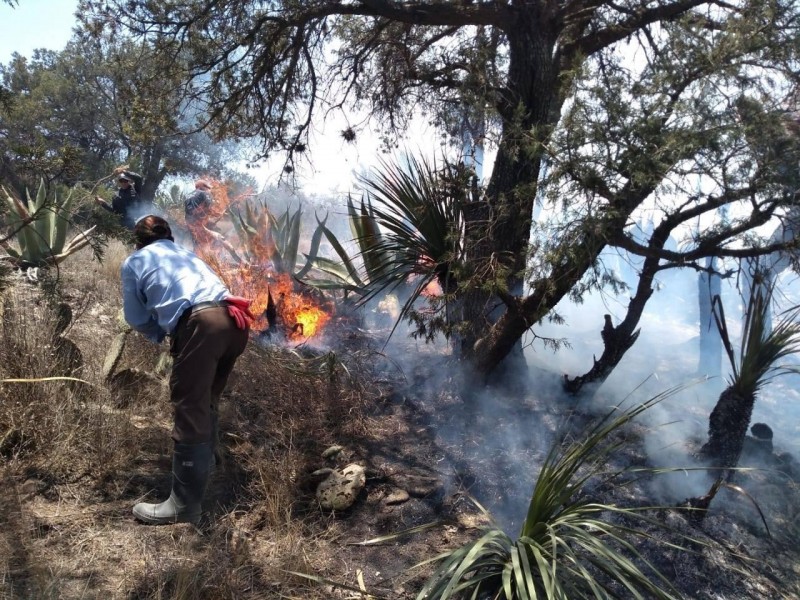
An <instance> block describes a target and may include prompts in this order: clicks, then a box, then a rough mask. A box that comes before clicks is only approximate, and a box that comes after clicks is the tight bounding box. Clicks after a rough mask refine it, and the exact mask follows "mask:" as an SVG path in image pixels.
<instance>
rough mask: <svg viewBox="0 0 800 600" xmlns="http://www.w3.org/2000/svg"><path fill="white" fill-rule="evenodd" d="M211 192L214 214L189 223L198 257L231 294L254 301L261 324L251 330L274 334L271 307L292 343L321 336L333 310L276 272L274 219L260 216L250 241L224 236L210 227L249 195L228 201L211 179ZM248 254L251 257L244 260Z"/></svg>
mask: <svg viewBox="0 0 800 600" xmlns="http://www.w3.org/2000/svg"><path fill="white" fill-rule="evenodd" d="M211 194H212V197H213V199H214V202H213V204H212V207H211V210H209V211H208V212H207V214H206V215H202V216H201V218H199V219H196V220H194V221H192V222H190V221H188V220H187V223H186V224H187V227H188V228H189V230H190V233H191V234H192V238H193V239H194V243H195V252H196V253H197V254H198V256H200V257H201V258H202V259H203V260H204V261H205V262H206V263H208V264H209V265H210V266H211V268H212V269H213V270H214V271H215V272H216V273H217V274H218V275H219V276H220V278H221V279H222V281H223V282H224V283H225V285H226V286H227V288H228V289H229V290H230V291H231V293H233V294H234V295H236V296H242V297H245V298H248V299H250V300H252V304H251V306H250V311H251V312H252V313H253V314H254V315H256V320H255V321H254V322H253V323H252V324H251V329H252V330H253V331H257V332H263V331H267V330H269V328H270V324H269V319H268V317H267V312H268V309H270V308H272V309H273V310H274V311H275V316H276V321H277V326H278V327H282V328H283V333H284V334H285V336H286V338H287V339H288V340H290V341H296V342H302V341H305V340H307V339H309V338H311V337H313V336H316V335H319V334H320V333H321V332H322V330H323V329H324V327H325V325H326V324H327V323H328V321H329V320H330V318H331V313H332V306H323V305H322V304H321V303H319V302H317V301H316V300H314V299H312V298H310V297H308V296H307V295H305V294H302V293H299V292H298V291H297V290H296V284H295V282H294V280H293V279H292V278H291V277H290V276H289V275H288V274H285V273H283V274H281V273H276V272H275V271H274V269H273V265H272V256H273V253H274V252H275V243H274V241H273V240H272V237H271V236H270V235H268V232H269V220H268V219H267V218H266V213H265V212H261V213H260V214H259V216H258V219H257V222H256V224H255V225H256V228H257V230H258V232H259V235H258V236H254V237H253V238H252V239H250V240H249V243H246V242H245V240H240V239H239V238H238V236H237V235H236V233H235V231H234V230H232V231H230V232H229V233H227V234H226V235H225V236H223V235H222V234H221V233H219V232H217V231H214V230H212V229H209V226H214V225H215V224H216V223H217V222H218V221H221V220H222V218H223V216H224V212H225V210H226V209H227V208H228V207H229V206H231V205H233V204H236V203H238V202H240V201H242V200H243V199H244V198H245V196H241V197H238V198H234V199H233V200H231V199H229V196H228V191H227V189H226V187H225V186H224V185H223V184H220V182H217V181H212V190H211ZM247 195H249V194H247ZM221 248H224V249H225V250H226V251H227V254H229V255H230V257H231V258H232V259H233V260H232V261H231V260H227V257H225V256H224V255H223V256H221V255H222V254H223V253H222V252H221ZM237 249H238V252H237ZM245 253H246V257H244V258H243V257H242V256H240V254H245ZM270 298H271V300H272V305H270Z"/></svg>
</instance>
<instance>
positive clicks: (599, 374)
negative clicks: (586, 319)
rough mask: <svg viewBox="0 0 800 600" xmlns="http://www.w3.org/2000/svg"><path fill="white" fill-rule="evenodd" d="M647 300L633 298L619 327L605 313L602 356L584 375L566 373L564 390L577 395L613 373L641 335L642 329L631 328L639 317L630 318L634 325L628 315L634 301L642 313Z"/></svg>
mask: <svg viewBox="0 0 800 600" xmlns="http://www.w3.org/2000/svg"><path fill="white" fill-rule="evenodd" d="M651 291H652V290H651ZM646 301H647V300H646V299H642V300H638V301H637V298H634V299H633V300H631V303H630V305H628V316H627V317H626V318H625V320H624V321H623V322H622V323H620V325H619V326H618V327H614V325H613V323H612V322H611V315H605V325H604V326H603V330H602V331H601V332H600V335H601V337H602V338H603V347H604V349H603V354H602V356H600V360H597V359H596V358H595V359H594V364H593V365H592V368H591V369H590V370H589V371H588V372H586V373H584V374H583V375H580V376H579V377H573V378H572V379H570V378H569V377H568V376H567V375H564V390H565V391H566V392H567V393H569V394H573V395H576V394H578V393H579V392H580V391H581V390H582V389H583V386H584V385H586V384H587V383H593V384H595V386H594V387H598V386H599V385H600V384H602V383H603V382H604V381H605V380H606V378H607V377H608V376H609V375H611V372H612V371H613V370H614V368H615V367H616V366H617V365H618V364H619V362H620V361H621V360H622V357H623V356H625V353H626V352H627V351H628V350H629V349H630V347H631V346H633V344H634V343H635V342H636V339H637V338H638V337H639V332H640V331H641V330H640V329H637V330H636V331H632V330H631V327H632V326H635V324H636V323H638V321H639V317H638V316H637V317H636V318H635V319H631V320H630V321H635V322H634V324H633V325H631V322H629V319H628V317H630V316H631V314H632V309H633V305H634V303H636V304H639V305H640V306H639V307H637V310H635V311H633V312H638V313H639V315H641V312H642V309H643V308H644V304H645V302H646Z"/></svg>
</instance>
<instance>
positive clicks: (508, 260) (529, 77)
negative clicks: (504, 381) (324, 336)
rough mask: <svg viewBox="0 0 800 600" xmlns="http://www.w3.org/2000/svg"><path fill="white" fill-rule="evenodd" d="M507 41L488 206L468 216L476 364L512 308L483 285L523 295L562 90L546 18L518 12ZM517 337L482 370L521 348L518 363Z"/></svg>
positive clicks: (469, 314)
mask: <svg viewBox="0 0 800 600" xmlns="http://www.w3.org/2000/svg"><path fill="white" fill-rule="evenodd" d="M508 35H509V74H508V81H509V86H508V88H506V90H504V95H503V98H502V100H501V103H500V106H499V112H500V115H501V117H502V119H503V125H502V134H501V138H500V143H499V146H498V151H497V157H496V159H495V163H494V168H493V170H492V176H491V179H490V180H489V184H488V185H487V190H486V203H485V204H484V203H474V205H473V206H468V207H467V209H466V211H465V226H466V240H467V252H468V260H469V262H470V265H472V266H474V268H475V270H476V271H478V272H480V273H481V277H482V278H483V279H484V280H483V281H478V282H477V284H478V285H477V286H474V287H472V288H471V289H470V290H468V291H467V292H466V293H465V297H464V299H463V305H462V306H463V309H462V310H463V312H462V319H463V323H464V325H465V331H464V334H463V335H462V336H461V338H460V352H461V354H462V356H464V357H465V358H468V359H471V360H473V362H477V363H483V362H485V361H484V358H485V357H482V356H479V354H481V353H483V352H484V351H485V350H483V349H478V348H477V347H476V343H477V342H478V340H480V339H482V338H485V337H486V335H487V334H488V333H489V331H490V330H491V329H492V327H493V325H494V324H495V323H496V322H497V321H498V320H499V319H502V318H503V317H505V316H506V314H507V310H508V309H507V307H505V306H504V305H503V302H502V301H501V300H500V299H499V298H498V296H497V295H495V294H493V293H491V292H488V291H486V288H485V287H483V286H481V284H485V283H486V281H485V279H486V278H491V277H492V276H499V277H503V278H504V279H505V285H506V287H507V289H508V290H509V292H510V295H516V294H519V295H521V294H522V290H523V281H524V273H525V270H526V268H527V259H528V248H529V242H530V231H531V219H532V214H533V206H534V201H535V198H536V186H537V180H538V177H539V170H540V168H541V164H542V160H541V156H542V150H541V146H540V142H542V141H543V140H544V139H545V137H546V134H545V131H547V130H549V129H550V127H551V126H552V125H553V123H552V122H551V120H553V118H554V114H555V115H556V117H555V118H556V119H557V113H558V111H554V110H552V109H553V103H554V99H555V90H556V89H557V87H558V86H557V85H556V83H557V82H556V78H555V75H556V70H557V69H556V65H555V64H554V60H553V51H554V43H555V36H554V35H552V32H551V29H550V27H549V22H548V20H547V17H545V16H544V15H541V14H538V11H536V10H526V11H520V20H519V22H518V23H516V26H515V27H514V28H513V30H512V31H510V32H509V34H508ZM531 49H533V51H531ZM504 311H506V312H505V313H504ZM527 328H528V327H527V326H526V327H524V328H523V332H524V331H525V330H527ZM520 339H521V335H520V336H516V337H515V338H514V339H513V340H511V343H510V346H509V347H508V348H504V349H503V350H502V351H501V354H502V356H500V355H499V354H498V355H497V356H499V358H498V359H496V360H495V359H492V360H491V361H490V362H491V363H492V367H491V369H488V370H484V369H481V371H482V372H483V373H484V374H488V372H489V371H490V370H492V369H493V368H494V367H496V366H497V364H499V362H500V360H502V359H503V358H505V357H506V356H507V355H508V354H509V353H510V352H512V349H513V347H514V346H515V345H516V346H519V348H518V352H517V353H515V355H517V356H518V357H521V356H522V350H521V345H520ZM518 364H519V363H518Z"/></svg>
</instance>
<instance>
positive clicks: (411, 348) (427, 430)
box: [0, 257, 800, 600]
mask: <svg viewBox="0 0 800 600" xmlns="http://www.w3.org/2000/svg"><path fill="white" fill-rule="evenodd" d="M118 261H119V257H117V264H118ZM108 263H111V264H108ZM113 263H114V260H113V257H111V258H109V259H108V260H107V263H106V264H104V265H98V264H97V263H96V262H94V261H92V260H90V259H89V258H88V257H83V258H79V259H76V261H75V263H74V264H73V265H68V266H69V267H70V269H69V270H67V269H65V270H64V273H63V275H62V277H63V280H62V282H61V283H60V286H61V291H60V298H61V300H62V301H63V302H66V303H67V304H69V305H70V306H71V307H72V311H73V319H72V322H71V324H70V326H69V328H68V329H67V330H66V332H65V333H64V334H63V335H64V336H66V337H68V338H69V339H70V340H71V341H72V342H74V344H75V345H76V346H77V347H78V348H79V350H80V353H81V355H82V365H81V366H80V368H79V369H77V370H76V371H74V373H73V374H74V375H75V376H78V377H80V378H81V379H83V380H85V381H88V382H90V384H91V385H92V386H93V387H92V389H93V390H95V391H93V392H92V393H91V394H88V395H87V394H85V393H84V392H82V391H81V390H82V389H84V388H81V387H80V386H76V387H74V388H70V391H69V392H68V393H67V392H64V394H65V398H67V397H68V400H69V401H70V402H72V401H74V402H75V403H76V404H75V407H76V408H75V413H74V415H73V416H72V417H65V416H63V415H62V416H61V417H59V419H60V420H59V419H56V418H52V419H51V418H50V417H47V418H48V419H49V420H48V421H47V422H48V424H49V425H48V427H53V436H52V437H53V438H54V439H55V438H56V437H58V439H59V440H60V441H59V443H60V444H61V446H59V447H58V448H56V449H51V450H49V451H48V452H50V453H49V454H46V453H45V450H44V449H45V448H49V446H47V444H46V441H47V440H46V439H45V438H46V435H45V436H44V437H43V439H42V441H40V442H38V445H36V446H35V447H34V446H33V445H29V446H25V447H24V449H22V450H18V451H17V450H13V448H12V450H8V448H11V446H7V448H6V451H4V453H3V456H2V460H3V461H4V462H3V465H2V475H3V477H4V479H5V481H4V484H3V486H2V490H1V491H0V495H2V496H3V498H2V499H1V500H0V507H2V508H0V597H2V598H8V599H15V600H16V599H23V598H24V599H27V598H30V599H38V598H59V599H62V598H63V599H73V598H74V599H79V598H80V599H95V598H96V599H101V598H102V599H107V598H112V599H116V598H120V599H122V598H125V599H139V598H142V599H144V598H148V599H149V598H164V599H166V598H187V599H188V598H210V599H211V598H214V599H216V598H268V599H271V598H275V599H278V598H296V599H314V598H360V599H364V600H366V599H367V598H396V599H404V598H413V597H414V596H415V594H416V592H417V590H418V589H419V587H420V585H421V582H422V581H423V579H424V577H425V576H426V574H428V573H430V569H431V566H430V565H426V566H421V567H419V566H417V567H416V568H415V565H418V564H419V563H421V562H423V561H425V560H427V559H430V558H432V557H434V556H436V555H437V554H439V553H441V552H443V551H445V550H447V549H450V548H454V547H456V546H457V545H459V544H462V543H465V542H466V541H468V540H470V539H474V538H475V537H477V535H478V534H479V533H480V528H481V527H482V526H484V525H486V524H487V522H488V520H487V518H486V516H485V515H484V514H483V513H482V511H481V510H480V509H479V508H478V507H477V505H476V502H475V500H477V501H478V502H480V503H481V504H482V505H484V506H485V507H486V508H487V509H488V510H489V511H490V512H491V514H492V515H494V518H496V519H497V521H498V522H499V523H500V524H501V525H502V526H503V527H504V528H506V530H507V531H509V533H515V532H516V531H517V530H518V528H519V526H520V520H521V518H523V517H524V514H525V510H526V508H527V501H528V499H529V498H530V491H531V489H532V486H533V483H534V481H535V475H536V472H537V469H538V466H539V465H540V464H541V462H542V460H543V458H544V456H545V455H546V454H547V452H548V451H549V449H550V447H551V445H552V443H553V441H554V440H555V439H556V437H557V435H560V434H563V431H564V424H565V423H571V424H575V423H581V422H586V421H588V420H589V419H591V418H592V415H591V414H589V413H587V412H584V411H581V410H577V409H576V406H575V404H574V402H573V401H572V400H570V399H569V398H567V397H565V396H562V395H561V393H560V390H559V386H558V381H559V377H560V375H559V374H556V373H548V372H546V371H537V372H535V373H531V374H529V375H530V376H529V377H527V378H526V379H525V380H524V381H525V385H522V386H513V387H509V388H507V389H492V390H486V391H481V392H480V393H470V394H469V395H468V396H467V395H465V394H464V393H463V389H462V387H461V386H460V385H459V383H460V377H461V376H460V375H459V373H458V370H457V367H456V366H455V365H453V364H451V363H450V362H448V359H447V356H446V355H444V354H443V353H442V352H441V351H440V350H437V349H436V348H433V347H428V346H425V345H424V344H421V343H419V344H417V343H415V342H412V341H407V342H402V343H401V344H399V346H398V347H396V348H394V349H393V350H392V352H395V354H393V355H390V354H389V353H388V352H389V351H388V350H387V349H385V348H383V347H382V346H381V345H380V343H379V342H378V340H377V338H376V336H375V335H374V334H373V333H370V332H369V331H364V330H363V329H357V328H354V327H349V328H348V327H347V326H343V327H342V328H340V329H339V330H338V331H336V332H335V333H336V336H335V337H331V338H329V340H328V345H327V347H326V348H325V349H312V348H304V347H299V348H297V347H295V348H293V347H287V346H284V345H275V344H273V343H268V342H266V341H263V340H258V339H253V340H252V342H251V344H250V345H249V347H248V350H247V351H246V353H245V355H244V356H243V357H242V359H241V360H240V362H239V363H238V365H237V369H236V373H235V375H234V377H233V378H232V381H231V383H230V386H229V389H228V390H227V391H226V394H225V397H224V402H223V406H222V408H221V410H222V415H221V426H222V437H221V442H222V463H221V464H220V465H218V466H217V468H216V470H215V472H214V475H213V477H212V481H211V484H210V487H209V492H208V494H207V498H206V502H205V505H204V508H205V511H206V512H205V515H204V519H203V522H202V523H201V525H200V526H199V527H195V526H192V525H185V524H183V525H174V526H164V527H147V526H144V525H141V524H138V523H137V522H136V521H134V519H133V517H132V515H131V512H130V509H131V507H132V505H133V504H134V503H135V502H137V501H139V500H140V499H142V498H148V499H150V500H152V499H163V498H165V497H166V495H167V494H168V493H169V485H170V480H169V468H170V454H169V452H170V440H169V430H170V414H169V406H168V400H167V398H168V394H167V390H166V387H165V380H164V378H163V376H162V375H159V374H158V369H157V362H158V355H159V352H160V351H163V350H165V347H162V348H156V347H154V346H152V345H150V344H148V343H147V342H145V341H143V340H142V339H140V338H138V337H137V336H135V335H132V336H130V337H129V339H128V341H127V342H126V346H125V350H124V353H123V355H122V359H121V361H120V364H119V365H118V367H117V369H116V371H117V372H119V371H124V370H126V369H128V370H131V369H135V371H128V375H129V376H130V377H133V379H132V381H134V382H135V383H136V386H137V391H136V392H135V393H132V392H131V391H130V390H131V388H130V386H129V383H130V381H127V380H124V378H120V379H119V380H117V381H116V382H115V383H114V382H111V381H108V380H106V379H104V378H103V375H102V369H103V362H104V360H105V359H106V357H107V352H108V350H109V348H110V347H111V346H112V344H113V342H114V339H115V338H116V337H117V336H118V335H119V332H120V329H119V324H118V312H119V308H120V300H119V293H118V289H117V288H116V282H115V279H114V277H115V271H114V264H113ZM16 287H17V288H18V289H17V291H16V292H14V293H15V294H17V295H16V296H15V297H14V298H15V299H14V302H17V303H19V301H20V298H22V299H26V301H29V302H33V304H30V303H29V304H28V305H27V306H32V305H36V306H38V307H39V308H38V309H37V310H40V311H44V310H45V308H44V306H45V304H46V302H45V301H44V300H42V299H41V290H40V289H39V287H37V286H33V285H31V284H28V283H24V282H21V281H20V282H19V283H18V284H17V285H16ZM20 290H21V291H20ZM12 295H13V294H12ZM31 298H37V300H35V301H32V300H31ZM37 303H38V304H37ZM33 321H35V319H33ZM345 325H347V324H345ZM408 357H414V359H415V360H414V361H413V363H411V362H409V361H408V360H406V359H407V358H408ZM137 377H138V378H137ZM126 381H127V383H126ZM126 386H128V387H126ZM14 389H16V388H14ZM0 391H2V393H3V394H4V398H3V399H2V400H1V401H3V402H10V401H11V400H10V399H11V398H12V396H11V394H12V393H15V392H12V388H11V387H10V385H9V384H6V385H4V386H3V387H2V388H0ZM473 391H474V390H473ZM56 397H58V393H56ZM66 401H67V400H65V402H66ZM42 410H44V409H42ZM87 415H88V416H87ZM69 418H73V419H74V421H69V420H68V419H69ZM65 420H66V421H65ZM40 422H44V421H40ZM64 423H66V424H64ZM79 428H83V429H80V430H79ZM68 431H74V432H76V433H75V436H70V435H67V434H65V433H64V432H68ZM56 432H58V434H57V435H56ZM87 432H88V433H87ZM45 433H46V432H45ZM79 433H80V435H79ZM647 435H648V433H647V431H646V430H645V429H644V428H637V427H634V428H632V430H631V431H628V432H627V433H626V436H627V437H628V438H629V440H628V443H627V444H626V445H625V450H624V451H623V452H621V453H620V454H619V455H618V456H617V460H618V461H619V462H620V464H623V465H634V466H647V457H646V454H645V453H644V451H643V449H642V448H643V440H644V438H645V437H646V436H647ZM78 438H80V439H78ZM37 439H38V438H37ZM333 446H340V447H341V449H340V450H339V451H338V452H335V453H333V454H332V455H331V456H329V454H330V449H331V447H333ZM19 447H20V448H23V446H19ZM2 449H3V444H0V450H2ZM326 450H328V452H326ZM323 455H324V456H323ZM325 456H328V457H327V458H326V457H325ZM350 463H357V464H360V465H362V466H364V467H365V468H366V486H365V488H364V490H363V491H362V492H361V494H360V495H359V497H358V499H357V501H356V503H355V504H354V505H353V506H352V507H351V508H349V509H347V510H346V511H342V512H331V511H324V510H321V509H320V507H319V505H318V503H317V501H316V498H315V495H314V491H315V489H316V486H317V484H318V483H319V481H320V476H318V475H315V474H314V473H315V472H316V471H317V470H319V469H321V468H324V467H329V468H330V467H336V466H344V465H346V464H350ZM741 485H742V487H744V488H747V489H749V490H752V489H758V488H764V489H765V488H767V487H769V488H770V489H772V491H777V492H778V493H777V494H776V495H777V496H778V497H780V498H781V499H782V501H781V502H780V503H775V504H771V505H767V504H764V505H763V506H762V505H761V504H758V505H757V506H758V509H759V510H762V511H764V512H765V515H764V519H765V520H766V522H767V524H768V525H769V527H770V533H771V537H770V536H768V535H767V534H766V532H765V528H764V527H763V526H762V519H761V518H760V515H759V514H758V510H756V509H755V508H754V504H753V503H751V502H748V501H742V500H741V499H738V498H734V499H730V498H729V499H727V500H725V499H721V500H720V502H719V503H718V504H717V505H716V508H714V509H712V511H711V513H710V514H709V516H708V517H707V518H706V519H705V521H704V523H703V524H702V525H700V526H698V525H696V524H692V523H691V522H690V521H689V520H688V519H687V518H686V517H685V516H684V515H682V514H680V513H678V512H672V511H666V510H665V511H660V512H659V513H658V518H660V519H662V520H664V521H668V522H669V523H670V525H671V526H672V527H673V528H674V529H675V531H677V532H680V533H682V534H684V535H691V536H693V537H696V538H698V539H702V540H703V541H705V542H708V543H711V542H713V544H712V545H709V546H707V547H705V548H707V549H706V550H704V551H703V552H702V553H700V554H693V555H687V554H684V553H680V552H676V551H674V550H673V551H668V550H665V549H664V546H663V544H657V543H655V542H654V543H653V544H652V545H647V546H645V547H642V548H641V550H642V551H643V552H644V553H645V556H646V557H648V558H649V559H651V560H652V561H653V562H654V563H655V564H657V565H658V566H659V567H660V568H661V569H662V571H663V572H664V573H665V575H666V576H667V577H668V578H669V579H670V580H671V581H672V582H673V583H674V584H675V585H676V586H677V587H678V588H679V590H680V591H681V592H682V594H684V597H686V598H700V599H709V600H711V599H715V600H721V599H726V600H738V599H750V598H752V599H756V598H798V597H800V567H798V565H800V548H799V546H800V544H798V534H800V524H798V518H797V517H798V514H800V492H799V491H798V487H797V484H796V482H794V481H793V480H792V479H791V478H787V477H778V476H776V475H774V474H772V473H768V472H760V471H756V472H753V473H752V474H747V475H746V479H744V480H743V481H742V482H741ZM649 490H650V488H649V483H648V478H641V479H639V480H637V481H636V482H634V483H633V484H631V485H626V486H603V485H599V486H598V487H597V488H594V489H592V490H591V493H593V494H597V495H598V497H599V498H602V499H603V500H604V501H606V502H617V503H619V504H642V503H643V504H648V503H650V502H652V500H650V498H649V497H648V495H649ZM762 504H763V503H762ZM659 535H663V534H659ZM676 539H678V538H677V537H676ZM360 590H361V591H360Z"/></svg>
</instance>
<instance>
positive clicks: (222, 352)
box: [121, 215, 253, 525]
mask: <svg viewBox="0 0 800 600" xmlns="http://www.w3.org/2000/svg"><path fill="white" fill-rule="evenodd" d="M133 235H134V240H135V244H136V251H135V252H133V254H131V255H130V256H129V257H128V258H126V259H125V261H124V263H123V264H122V269H121V276H122V299H123V311H124V314H125V320H126V321H127V322H128V323H129V324H130V325H131V327H133V328H134V329H135V330H136V331H139V332H141V333H142V334H144V336H145V337H147V338H148V339H149V340H151V341H153V342H156V343H160V342H161V341H162V340H163V339H164V338H165V337H166V336H170V354H171V355H172V358H173V366H172V372H171V374H170V380H169V387H170V399H171V401H172V404H173V407H174V413H175V418H174V427H173V429H172V439H173V441H174V443H175V446H174V453H173V458H172V492H171V493H170V496H169V498H168V499H167V500H165V501H164V502H161V503H158V504H151V503H146V502H142V503H139V504H137V505H136V506H134V507H133V514H134V516H135V517H136V518H137V519H139V520H140V521H143V522H144V523H148V524H152V525H160V524H165V523H181V522H190V523H197V522H198V521H199V520H200V515H201V513H202V511H201V503H202V500H203V496H204V494H205V489H206V484H207V483H208V477H209V473H210V469H211V465H212V462H213V460H214V450H215V444H216V439H217V403H218V402H219V398H220V395H221V394H222V391H223V389H224V388H225V385H226V383H227V381H228V376H229V375H230V374H231V372H232V371H233V367H234V365H235V363H236V359H237V358H238V357H239V356H240V355H241V354H242V352H244V349H245V347H246V345H247V340H248V337H249V336H248V331H249V322H250V320H251V319H252V318H253V315H252V314H251V313H250V310H249V306H250V301H248V300H245V299H244V298H239V297H235V296H232V295H231V293H230V291H229V290H228V289H227V288H226V287H225V285H224V284H223V283H222V281H220V279H219V278H218V277H217V275H216V274H215V273H214V271H212V269H211V268H210V267H209V266H208V265H207V264H206V263H204V262H203V261H202V260H200V258H198V257H197V256H196V255H194V254H193V253H192V252H189V251H188V250H185V249H183V248H181V247H179V246H178V245H176V244H175V240H174V238H173V236H172V230H171V228H170V226H169V223H167V221H165V220H164V219H163V218H161V217H158V216H155V215H147V216H145V217H143V218H141V219H140V220H139V221H138V222H137V223H136V225H135V227H134V230H133Z"/></svg>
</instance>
